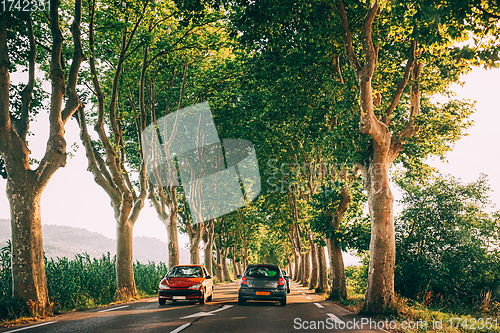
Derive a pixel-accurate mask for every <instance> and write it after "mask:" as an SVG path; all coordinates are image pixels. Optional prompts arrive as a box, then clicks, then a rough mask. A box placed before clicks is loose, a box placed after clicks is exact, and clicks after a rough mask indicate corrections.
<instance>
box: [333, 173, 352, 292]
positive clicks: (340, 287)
mask: <svg viewBox="0 0 500 333" xmlns="http://www.w3.org/2000/svg"><path fill="white" fill-rule="evenodd" d="M343 176H345V172H344V173H343V175H341V177H343ZM344 178H345V177H344ZM350 202H351V196H350V195H349V185H348V184H346V185H345V186H344V187H343V188H342V190H341V199H340V203H339V206H338V207H337V211H336V212H335V213H334V214H333V215H332V218H331V219H330V225H331V227H332V228H333V229H334V230H335V231H339V230H340V223H341V222H342V218H343V217H344V213H345V212H346V211H347V208H348V207H349V203H350ZM327 244H328V245H329V247H330V251H329V252H328V253H329V255H330V272H331V275H332V279H331V282H332V284H331V285H330V298H332V299H334V300H340V299H345V298H347V288H346V283H345V271H344V260H343V258H342V249H341V248H340V245H339V240H338V239H337V238H336V237H333V238H331V239H329V242H328V243H327Z"/></svg>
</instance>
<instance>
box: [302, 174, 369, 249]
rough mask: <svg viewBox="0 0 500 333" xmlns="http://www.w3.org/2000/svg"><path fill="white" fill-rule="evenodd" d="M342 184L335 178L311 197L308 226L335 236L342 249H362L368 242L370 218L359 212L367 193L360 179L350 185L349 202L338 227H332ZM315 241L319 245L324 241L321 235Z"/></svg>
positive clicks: (322, 233)
mask: <svg viewBox="0 0 500 333" xmlns="http://www.w3.org/2000/svg"><path fill="white" fill-rule="evenodd" d="M345 184H346V183H345V182H340V181H336V182H335V183H334V184H332V185H329V186H324V187H323V189H322V191H320V192H319V193H318V194H315V195H314V196H313V197H312V200H311V208H312V211H313V213H312V217H311V219H310V224H311V230H313V231H314V232H316V233H318V234H319V235H321V236H322V237H326V238H332V239H336V240H337V242H338V244H339V246H340V247H341V248H342V250H344V251H345V250H347V249H350V250H355V251H357V252H364V251H367V250H368V248H369V245H370V219H369V217H367V216H363V213H362V209H363V205H364V203H365V202H366V195H365V194H364V192H363V186H362V184H361V180H360V179H357V180H356V181H353V182H352V183H351V184H350V186H349V195H350V197H351V202H350V203H349V207H348V208H347V211H346V212H345V213H344V215H343V218H342V222H341V224H340V226H339V230H335V229H334V227H333V225H332V222H331V220H332V218H334V216H335V215H336V212H337V209H338V206H339V205H340V200H341V189H342V188H343V187H344V186H345ZM317 242H318V243H320V245H322V246H324V245H325V244H324V241H323V240H322V238H318V239H317Z"/></svg>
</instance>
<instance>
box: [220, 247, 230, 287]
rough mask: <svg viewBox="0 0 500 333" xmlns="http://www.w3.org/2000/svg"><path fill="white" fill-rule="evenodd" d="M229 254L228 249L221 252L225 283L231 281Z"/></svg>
mask: <svg viewBox="0 0 500 333" xmlns="http://www.w3.org/2000/svg"><path fill="white" fill-rule="evenodd" d="M227 252H228V249H224V250H222V251H221V254H222V256H221V257H222V258H221V259H222V260H221V264H222V272H223V276H224V281H231V276H230V275H229V267H227Z"/></svg>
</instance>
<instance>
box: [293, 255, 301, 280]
mask: <svg viewBox="0 0 500 333" xmlns="http://www.w3.org/2000/svg"><path fill="white" fill-rule="evenodd" d="M293 260H294V265H293V268H294V269H293V279H294V280H295V281H297V282H299V281H300V255H299V253H298V251H297V250H294V251H293Z"/></svg>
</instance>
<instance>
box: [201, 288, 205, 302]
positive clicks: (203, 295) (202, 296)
mask: <svg viewBox="0 0 500 333" xmlns="http://www.w3.org/2000/svg"><path fill="white" fill-rule="evenodd" d="M200 304H205V290H203V294H202V295H201V298H200Z"/></svg>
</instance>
